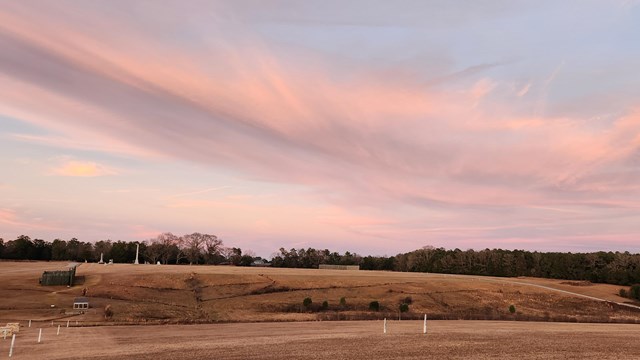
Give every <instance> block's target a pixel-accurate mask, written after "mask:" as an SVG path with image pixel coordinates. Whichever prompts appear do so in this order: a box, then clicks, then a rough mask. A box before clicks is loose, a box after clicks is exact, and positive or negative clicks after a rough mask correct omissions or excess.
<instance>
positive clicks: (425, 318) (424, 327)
mask: <svg viewBox="0 0 640 360" xmlns="http://www.w3.org/2000/svg"><path fill="white" fill-rule="evenodd" d="M422 333H423V334H426V333H427V314H424V325H422Z"/></svg>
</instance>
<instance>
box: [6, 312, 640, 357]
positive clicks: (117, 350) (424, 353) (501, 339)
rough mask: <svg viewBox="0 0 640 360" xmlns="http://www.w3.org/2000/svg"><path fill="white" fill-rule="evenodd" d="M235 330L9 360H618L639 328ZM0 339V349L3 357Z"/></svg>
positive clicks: (187, 330)
mask: <svg viewBox="0 0 640 360" xmlns="http://www.w3.org/2000/svg"><path fill="white" fill-rule="evenodd" d="M421 331H422V322H420V321H400V322H398V321H389V322H388V333H387V334H386V335H385V334H383V333H382V322H381V321H358V322H324V321H323V322H318V321H314V322H299V323H255V324H252V323H242V324H213V325H212V324H209V325H167V326H124V327H123V326H109V327H88V328H82V327H79V328H69V329H67V328H63V329H62V331H61V334H60V335H59V336H56V335H55V327H46V328H45V329H44V331H43V342H42V343H41V344H37V342H36V341H37V328H36V327H33V328H31V329H24V328H23V329H22V330H21V332H20V334H19V336H18V338H17V340H16V348H15V351H14V357H13V359H16V360H19V359H45V360H70V359H104V360H116V359H126V358H131V359H133V358H135V359H140V360H164V359H167V360H169V359H170V360H175V359H190V360H199V359H230V360H231V359H238V360H239V359H261V360H263V359H264V360H271V359H310V360H320V359H331V360H334V359H353V360H358V359H366V360H370V359H498V358H499V359H516V358H518V359H623V358H632V357H634V356H635V354H638V352H639V351H640V344H638V342H637V339H638V337H640V327H638V326H636V325H619V324H568V323H531V322H495V321H429V323H428V334H427V335H423V334H421ZM5 344H8V341H4V343H3V342H2V340H1V339H0V347H1V348H2V349H3V351H4V349H6V346H7V345H5Z"/></svg>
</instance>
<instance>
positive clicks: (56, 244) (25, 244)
mask: <svg viewBox="0 0 640 360" xmlns="http://www.w3.org/2000/svg"><path fill="white" fill-rule="evenodd" d="M138 246H139V247H140V250H139V261H143V262H144V261H147V262H149V263H152V264H155V263H157V262H160V263H162V264H212V265H217V264H233V265H239V266H249V265H251V264H252V263H253V262H254V261H255V260H257V259H260V257H256V256H255V254H254V253H253V252H252V251H250V250H248V251H245V252H244V253H243V251H242V249H240V248H237V247H226V246H224V243H223V241H222V240H221V239H219V238H218V237H217V236H215V235H210V234H202V233H197V232H196V233H193V234H186V235H182V236H176V235H174V234H172V233H170V232H167V233H162V234H160V235H158V236H156V237H155V238H151V239H147V240H145V241H133V242H127V241H122V240H118V241H111V240H100V241H97V242H96V243H90V242H83V241H79V240H78V239H76V238H72V239H70V240H61V239H55V240H53V241H51V242H49V241H45V240H42V239H31V238H30V237H29V236H26V235H21V236H18V238H16V239H15V240H9V241H7V242H5V241H4V239H2V238H0V259H11V260H43V261H80V262H84V261H89V262H97V261H99V260H100V257H101V255H102V256H103V259H104V261H105V262H106V261H109V260H113V261H114V262H115V263H132V262H133V261H134V259H135V257H136V248H137V247H138Z"/></svg>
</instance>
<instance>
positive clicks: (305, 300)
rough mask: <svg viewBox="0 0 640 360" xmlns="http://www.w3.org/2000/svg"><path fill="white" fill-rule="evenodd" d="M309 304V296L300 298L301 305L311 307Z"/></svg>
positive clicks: (310, 302) (311, 302)
mask: <svg viewBox="0 0 640 360" xmlns="http://www.w3.org/2000/svg"><path fill="white" fill-rule="evenodd" d="M311 304H313V301H311V298H310V297H306V298H304V300H302V305H303V306H304V307H306V308H307V309H308V308H310V307H311Z"/></svg>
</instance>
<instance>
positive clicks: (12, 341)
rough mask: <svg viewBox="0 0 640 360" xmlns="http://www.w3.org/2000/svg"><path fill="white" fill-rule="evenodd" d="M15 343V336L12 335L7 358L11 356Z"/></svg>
mask: <svg viewBox="0 0 640 360" xmlns="http://www.w3.org/2000/svg"><path fill="white" fill-rule="evenodd" d="M15 342H16V334H13V337H12V338H11V347H9V357H11V355H13V344H15Z"/></svg>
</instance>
